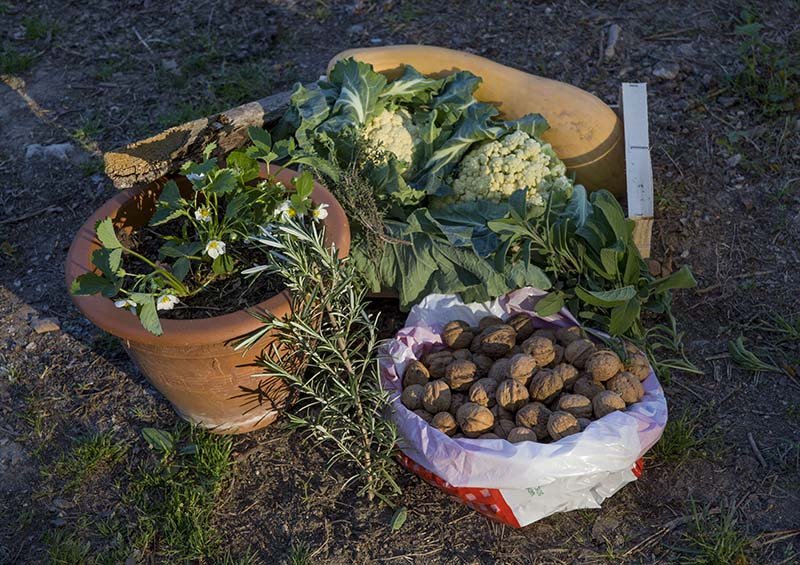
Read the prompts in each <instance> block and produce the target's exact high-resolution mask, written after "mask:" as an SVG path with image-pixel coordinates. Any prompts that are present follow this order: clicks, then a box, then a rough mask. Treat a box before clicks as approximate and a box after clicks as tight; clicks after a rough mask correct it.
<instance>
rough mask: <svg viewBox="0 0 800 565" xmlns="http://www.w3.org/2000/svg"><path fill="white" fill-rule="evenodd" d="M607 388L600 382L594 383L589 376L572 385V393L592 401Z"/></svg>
mask: <svg viewBox="0 0 800 565" xmlns="http://www.w3.org/2000/svg"><path fill="white" fill-rule="evenodd" d="M605 389H606V388H605V387H604V386H603V385H601V384H600V383H598V382H595V381H593V380H592V379H590V378H589V377H587V376H583V377H580V378H579V379H578V380H577V381H575V384H574V385H572V392H574V393H575V394H580V395H582V396H585V397H586V398H588V399H589V400H592V399H593V398H594V397H595V396H597V395H598V394H599V393H601V392H603V391H604V390H605Z"/></svg>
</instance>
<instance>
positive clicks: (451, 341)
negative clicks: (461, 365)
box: [442, 320, 475, 349]
mask: <svg viewBox="0 0 800 565" xmlns="http://www.w3.org/2000/svg"><path fill="white" fill-rule="evenodd" d="M469 329H470V328H469V324H468V323H466V322H464V321H463V320H453V321H452V322H450V323H449V324H447V325H446V326H445V327H444V330H442V341H444V342H445V343H446V344H447V346H448V347H452V348H453V349H464V348H465V347H469V344H470V343H472V338H473V337H475V336H474V335H473V334H472V332H470V331H469Z"/></svg>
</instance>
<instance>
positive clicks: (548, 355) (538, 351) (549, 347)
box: [521, 336, 556, 367]
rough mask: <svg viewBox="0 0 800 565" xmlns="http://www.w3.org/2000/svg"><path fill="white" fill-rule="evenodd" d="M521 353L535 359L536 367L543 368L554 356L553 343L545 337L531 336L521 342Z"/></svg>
mask: <svg viewBox="0 0 800 565" xmlns="http://www.w3.org/2000/svg"><path fill="white" fill-rule="evenodd" d="M521 347H522V352H523V353H527V354H528V355H530V356H531V357H533V358H534V359H536V365H538V366H539V367H544V366H545V365H547V364H548V363H550V362H551V361H552V360H553V359H555V356H556V350H555V349H554V348H553V342H552V341H550V340H549V339H547V338H546V337H541V336H533V337H529V338H528V339H526V340H525V341H524V342H522V346H521Z"/></svg>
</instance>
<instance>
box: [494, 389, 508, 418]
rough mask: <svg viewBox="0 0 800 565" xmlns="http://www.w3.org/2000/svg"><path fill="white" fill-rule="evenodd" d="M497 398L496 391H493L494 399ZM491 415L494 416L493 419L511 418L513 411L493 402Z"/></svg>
mask: <svg viewBox="0 0 800 565" xmlns="http://www.w3.org/2000/svg"><path fill="white" fill-rule="evenodd" d="M496 399H497V393H496V392H495V400H496ZM491 411H492V416H494V419H495V420H513V419H514V413H513V412H511V411H509V410H506V409H505V408H503V407H502V406H500V405H499V404H497V403H496V402H495V405H494V406H492V407H491Z"/></svg>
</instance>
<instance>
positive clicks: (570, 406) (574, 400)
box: [556, 394, 592, 418]
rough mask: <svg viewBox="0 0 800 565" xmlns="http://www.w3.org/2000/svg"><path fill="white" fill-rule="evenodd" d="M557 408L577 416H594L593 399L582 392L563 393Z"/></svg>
mask: <svg viewBox="0 0 800 565" xmlns="http://www.w3.org/2000/svg"><path fill="white" fill-rule="evenodd" d="M556 408H557V409H558V410H561V411H562V412H569V413H570V414H572V415H573V416H575V417H576V418H591V416H592V401H591V399H589V398H587V397H585V396H583V395H582V394H563V395H561V396H560V397H559V399H558V404H556Z"/></svg>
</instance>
